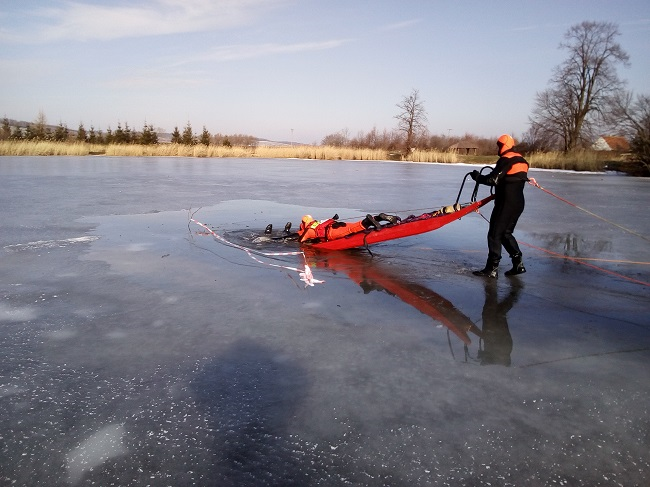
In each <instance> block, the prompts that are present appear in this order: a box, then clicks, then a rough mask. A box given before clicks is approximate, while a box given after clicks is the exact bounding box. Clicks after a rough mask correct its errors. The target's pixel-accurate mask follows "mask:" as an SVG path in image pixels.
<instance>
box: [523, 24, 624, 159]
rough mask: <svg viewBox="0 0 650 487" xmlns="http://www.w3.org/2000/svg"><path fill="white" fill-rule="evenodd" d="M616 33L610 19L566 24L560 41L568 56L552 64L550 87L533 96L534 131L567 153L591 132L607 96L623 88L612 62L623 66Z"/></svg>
mask: <svg viewBox="0 0 650 487" xmlns="http://www.w3.org/2000/svg"><path fill="white" fill-rule="evenodd" d="M619 35H620V33H619V31H618V27H617V26H616V24H613V23H610V22H582V23H580V24H577V25H574V26H572V27H571V28H569V30H568V31H567V32H566V34H564V41H563V42H561V43H560V48H561V49H566V50H567V51H568V54H569V55H568V57H567V59H566V60H565V61H564V62H563V63H562V64H560V65H559V66H557V67H556V68H555V70H554V74H553V77H552V78H551V80H550V82H549V84H550V87H549V88H548V89H546V90H544V91H542V92H541V93H538V94H537V96H536V100H535V108H534V110H533V114H532V116H531V118H530V122H531V125H532V126H534V127H535V133H537V134H538V135H539V134H545V135H546V137H547V138H548V139H550V140H551V141H552V142H557V143H559V144H561V146H562V148H563V149H564V150H565V151H567V152H568V151H570V150H573V149H575V148H576V147H578V146H579V144H580V143H581V142H582V141H583V139H587V138H588V137H589V135H591V134H590V129H591V128H592V127H593V126H594V125H595V124H596V123H597V122H598V119H599V118H602V116H603V115H604V113H605V110H606V109H607V107H608V104H609V101H610V99H611V97H612V96H614V95H616V93H618V92H620V90H621V89H622V88H623V82H621V81H620V79H619V78H618V75H617V73H616V67H617V65H619V64H623V65H627V64H628V60H629V56H628V55H627V53H626V52H625V51H623V49H622V48H621V46H620V44H618V43H617V42H616V38H617V37H618V36H619Z"/></svg>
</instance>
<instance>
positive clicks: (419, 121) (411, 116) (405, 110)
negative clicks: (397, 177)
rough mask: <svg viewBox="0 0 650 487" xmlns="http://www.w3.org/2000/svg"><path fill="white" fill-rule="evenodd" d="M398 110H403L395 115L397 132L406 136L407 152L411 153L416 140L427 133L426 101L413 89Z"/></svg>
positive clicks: (398, 106) (399, 104)
mask: <svg viewBox="0 0 650 487" xmlns="http://www.w3.org/2000/svg"><path fill="white" fill-rule="evenodd" d="M397 108H399V109H400V110H401V112H400V113H398V114H397V115H395V118H396V119H397V130H399V131H400V132H402V133H403V134H404V136H405V141H404V146H405V148H406V152H409V151H410V150H411V149H412V148H413V143H414V142H415V140H416V138H418V137H419V136H421V135H422V134H424V133H426V132H427V127H426V124H427V112H426V110H425V109H424V101H423V100H421V99H420V92H419V91H418V90H416V89H413V91H411V94H410V95H408V96H405V97H404V98H403V99H402V101H401V102H400V103H398V104H397Z"/></svg>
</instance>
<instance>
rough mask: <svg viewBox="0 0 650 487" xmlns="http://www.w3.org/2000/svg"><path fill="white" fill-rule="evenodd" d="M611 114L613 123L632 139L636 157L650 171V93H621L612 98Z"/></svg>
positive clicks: (631, 146)
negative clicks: (635, 94)
mask: <svg viewBox="0 0 650 487" xmlns="http://www.w3.org/2000/svg"><path fill="white" fill-rule="evenodd" d="M609 116H610V121H611V122H612V125H613V126H615V127H616V128H617V130H619V131H620V132H621V133H623V134H624V135H625V136H627V137H628V138H629V139H630V140H631V141H632V142H631V144H630V150H631V152H632V154H633V155H634V158H635V159H636V160H637V161H639V162H640V163H641V164H643V165H644V166H645V168H646V171H650V95H637V96H636V97H635V96H634V95H633V93H632V92H628V91H626V92H622V93H620V94H619V96H617V97H616V98H614V99H613V100H612V108H611V111H610V113H609Z"/></svg>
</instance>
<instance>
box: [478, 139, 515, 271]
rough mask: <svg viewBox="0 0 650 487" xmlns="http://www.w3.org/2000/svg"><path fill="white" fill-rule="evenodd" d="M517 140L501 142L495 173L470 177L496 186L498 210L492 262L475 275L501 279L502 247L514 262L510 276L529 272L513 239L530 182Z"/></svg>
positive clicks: (490, 238) (489, 237)
mask: <svg viewBox="0 0 650 487" xmlns="http://www.w3.org/2000/svg"><path fill="white" fill-rule="evenodd" d="M514 146H515V140H514V139H513V138H512V137H511V136H510V135H507V134H504V135H502V136H501V137H499V138H498V139H497V148H498V155H499V160H498V161H497V163H496V165H495V166H494V169H493V170H492V172H490V173H489V174H486V175H482V174H481V173H479V172H478V171H472V172H471V173H470V176H471V178H472V179H473V180H474V181H477V182H478V183H480V184H485V185H488V186H494V188H495V191H494V193H495V194H494V196H495V197H494V208H493V209H492V215H491V216H490V228H489V230H488V235H487V241H488V258H487V263H486V264H485V268H484V269H481V270H480V271H474V274H475V275H477V276H484V277H490V278H497V277H498V275H499V274H498V269H499V261H500V260H501V246H503V247H504V248H505V249H506V251H507V252H508V254H509V255H510V258H511V259H512V269H510V270H509V271H506V272H505V274H506V276H514V275H517V274H523V273H524V272H526V268H525V267H524V264H523V261H522V255H521V250H520V249H519V244H517V240H515V237H514V236H513V235H512V232H513V231H514V230H515V226H516V225H517V220H518V219H519V216H520V215H521V214H522V212H523V211H524V186H525V184H526V181H528V162H527V161H526V159H524V158H523V157H522V155H521V154H518V153H517V152H515V151H514Z"/></svg>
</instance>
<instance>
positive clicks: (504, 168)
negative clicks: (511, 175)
mask: <svg viewBox="0 0 650 487" xmlns="http://www.w3.org/2000/svg"><path fill="white" fill-rule="evenodd" d="M513 163H514V160H513V159H512V158H509V157H499V160H498V161H497V163H496V165H495V166H494V169H492V172H490V173H489V174H482V175H481V176H479V179H478V182H479V183H481V184H486V185H488V186H496V185H497V183H498V182H499V181H500V180H501V178H502V177H503V176H505V175H506V173H507V172H508V171H509V170H510V168H511V167H512V164H513Z"/></svg>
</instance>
